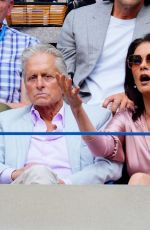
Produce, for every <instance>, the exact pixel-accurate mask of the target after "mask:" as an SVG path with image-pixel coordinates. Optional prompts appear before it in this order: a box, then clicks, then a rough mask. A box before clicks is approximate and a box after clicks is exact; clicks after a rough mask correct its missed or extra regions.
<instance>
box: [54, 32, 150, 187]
mask: <svg viewBox="0 0 150 230" xmlns="http://www.w3.org/2000/svg"><path fill="white" fill-rule="evenodd" d="M57 78H58V81H59V84H60V86H61V88H62V89H63V91H64V95H65V97H66V100H67V101H68V103H69V104H70V106H71V109H72V112H73V114H74V116H75V118H76V120H77V123H78V125H79V127H80V130H81V131H96V130H95V128H94V127H93V125H92V124H91V122H90V120H89V119H88V116H87V114H85V111H84V110H83V107H82V100H81V98H80V97H79V96H78V92H79V88H72V86H71V80H70V79H69V80H68V79H66V78H65V77H64V76H58V77H57ZM125 91H126V94H127V96H128V97H129V98H130V99H131V100H133V101H134V104H135V110H134V111H131V110H129V109H128V108H127V109H126V110H123V111H120V112H118V113H117V114H116V115H115V116H114V117H113V119H112V120H111V121H110V123H109V124H108V126H107V128H106V129H105V131H110V132H113V131H114V132H150V34H148V35H146V36H145V37H144V38H141V39H136V40H135V41H133V42H132V43H131V45H130V47H129V49H128V54H127V58H126V78H125ZM83 138H84V140H85V141H86V143H87V144H88V146H89V148H90V149H91V150H92V152H93V154H95V155H98V156H103V157H107V158H109V159H112V160H115V161H120V162H124V160H126V164H127V171H128V174H129V176H130V180H129V184H150V136H142V135H141V136H135V135H133V136H84V137H83ZM123 146H125V153H124V151H123V149H124V148H123Z"/></svg>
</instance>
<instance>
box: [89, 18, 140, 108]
mask: <svg viewBox="0 0 150 230" xmlns="http://www.w3.org/2000/svg"><path fill="white" fill-rule="evenodd" d="M135 22H136V19H130V20H124V19H118V18H116V17H113V16H111V19H110V23H109V27H108V31H107V35H106V39H105V43H104V47H103V51H102V54H101V55H100V57H99V59H98V62H97V64H96V66H95V68H94V70H93V72H92V73H91V74H90V76H89V77H88V78H87V79H86V82H87V84H88V87H89V89H90V92H91V94H92V98H91V100H90V101H89V104H97V103H103V101H104V99H105V98H107V97H108V96H111V95H113V94H116V93H121V92H124V79H125V58H126V54H127V50H128V47H129V44H130V43H131V41H132V37H133V31H134V27H135Z"/></svg>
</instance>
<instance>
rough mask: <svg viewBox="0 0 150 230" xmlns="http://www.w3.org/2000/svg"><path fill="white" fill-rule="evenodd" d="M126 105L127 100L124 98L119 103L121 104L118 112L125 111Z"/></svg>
mask: <svg viewBox="0 0 150 230" xmlns="http://www.w3.org/2000/svg"><path fill="white" fill-rule="evenodd" d="M127 103H128V98H127V97H124V99H123V100H122V101H121V104H120V108H119V109H120V110H121V109H125V108H127Z"/></svg>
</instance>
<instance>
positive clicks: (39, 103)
mask: <svg viewBox="0 0 150 230" xmlns="http://www.w3.org/2000/svg"><path fill="white" fill-rule="evenodd" d="M33 104H34V105H35V106H38V107H45V106H48V105H49V103H48V102H47V101H45V100H38V101H36V102H34V103H33Z"/></svg>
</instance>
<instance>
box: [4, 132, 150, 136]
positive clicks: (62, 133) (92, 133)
mask: <svg viewBox="0 0 150 230" xmlns="http://www.w3.org/2000/svg"><path fill="white" fill-rule="evenodd" d="M0 135H7V136H10V135H18V136H20V135H24V136H26V135H64V136H69V135H71V136H79V135H80V136H86V135H92V136H94V135H95V136H102V135H107V136H108V135H113V136H150V132H0Z"/></svg>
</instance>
